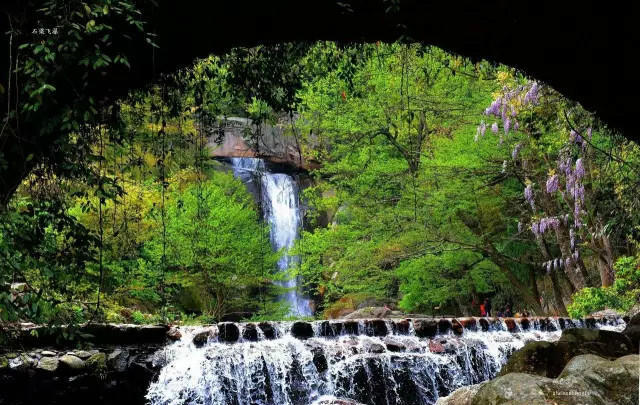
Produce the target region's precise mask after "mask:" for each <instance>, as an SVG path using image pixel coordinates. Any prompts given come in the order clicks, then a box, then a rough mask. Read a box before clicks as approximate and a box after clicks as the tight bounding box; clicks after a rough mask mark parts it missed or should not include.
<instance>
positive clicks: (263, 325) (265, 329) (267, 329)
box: [258, 322, 276, 339]
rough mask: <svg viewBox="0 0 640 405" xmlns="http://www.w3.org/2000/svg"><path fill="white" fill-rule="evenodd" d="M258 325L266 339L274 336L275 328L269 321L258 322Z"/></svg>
mask: <svg viewBox="0 0 640 405" xmlns="http://www.w3.org/2000/svg"><path fill="white" fill-rule="evenodd" d="M258 327H259V328H260V330H261V331H262V333H263V334H264V337H265V338H266V339H275V338H276V330H275V328H274V327H273V325H272V324H270V323H269V322H260V323H259V324H258Z"/></svg>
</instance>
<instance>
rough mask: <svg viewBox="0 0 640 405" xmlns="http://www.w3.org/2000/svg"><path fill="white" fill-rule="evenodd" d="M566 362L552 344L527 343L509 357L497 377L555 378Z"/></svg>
mask: <svg viewBox="0 0 640 405" xmlns="http://www.w3.org/2000/svg"><path fill="white" fill-rule="evenodd" d="M567 360H568V359H566V358H565V354H564V353H563V352H562V351H561V350H559V349H558V347H557V346H556V345H555V344H553V343H550V342H545V341H539V342H529V343H527V344H526V345H525V346H524V347H523V348H522V349H520V350H517V351H516V352H515V353H513V355H511V357H510V358H509V360H508V361H507V364H505V365H504V366H503V367H502V369H501V370H500V374H499V375H501V376H502V375H505V374H508V373H527V374H534V375H539V376H542V377H556V376H557V375H558V374H560V372H561V371H562V369H563V368H564V365H565V364H566V362H567Z"/></svg>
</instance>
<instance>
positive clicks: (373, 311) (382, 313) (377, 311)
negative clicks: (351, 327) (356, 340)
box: [343, 307, 391, 319]
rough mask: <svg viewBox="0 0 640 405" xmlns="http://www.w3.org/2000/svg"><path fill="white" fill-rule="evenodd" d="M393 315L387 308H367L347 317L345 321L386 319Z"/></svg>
mask: <svg viewBox="0 0 640 405" xmlns="http://www.w3.org/2000/svg"><path fill="white" fill-rule="evenodd" d="M390 314H391V310H390V309H389V308H385V307H365V308H360V309H358V310H356V311H353V312H351V313H349V314H348V315H345V316H344V317H343V318H344V319H369V318H385V317H387V315H390Z"/></svg>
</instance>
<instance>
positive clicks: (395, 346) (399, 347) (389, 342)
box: [384, 336, 407, 352]
mask: <svg viewBox="0 0 640 405" xmlns="http://www.w3.org/2000/svg"><path fill="white" fill-rule="evenodd" d="M384 344H385V345H386V346H387V350H389V351H390V352H404V351H405V350H406V349H407V347H406V346H405V344H404V343H402V342H400V341H399V340H397V339H394V338H393V337H391V336H387V337H386V338H385V339H384Z"/></svg>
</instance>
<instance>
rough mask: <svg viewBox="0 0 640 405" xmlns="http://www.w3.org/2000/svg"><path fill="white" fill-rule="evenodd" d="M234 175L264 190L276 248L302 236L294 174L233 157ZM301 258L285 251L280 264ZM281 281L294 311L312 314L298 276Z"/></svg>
mask: <svg viewBox="0 0 640 405" xmlns="http://www.w3.org/2000/svg"><path fill="white" fill-rule="evenodd" d="M232 165H233V172H234V175H235V176H236V177H237V178H239V179H241V180H242V181H243V182H244V183H246V184H252V183H254V182H260V184H253V186H255V187H258V191H259V192H260V193H261V201H262V211H263V212H264V218H265V220H266V221H267V222H268V223H269V225H270V239H271V246H272V247H273V249H274V250H276V251H277V250H280V249H288V248H291V247H293V244H294V243H295V241H296V240H297V239H298V237H299V236H300V228H301V225H302V218H301V214H300V204H299V201H298V186H297V184H296V181H295V180H294V179H293V177H291V176H289V175H288V174H285V173H271V172H269V171H268V170H267V168H266V165H265V163H264V161H263V160H262V159H258V158H232ZM298 260H299V258H298V257H296V256H290V255H288V254H287V253H286V252H285V253H284V254H283V255H282V257H280V260H278V268H279V269H280V270H281V271H286V270H287V269H288V268H290V267H291V266H292V265H295V264H296V263H297V262H298ZM280 285H282V286H283V287H286V288H287V292H286V293H285V294H284V296H283V297H282V299H284V300H286V301H287V302H288V303H289V306H290V313H291V315H297V316H310V315H312V311H311V307H310V305H309V304H310V301H309V300H308V299H306V298H304V296H303V295H302V294H301V293H300V291H299V288H298V279H297V278H296V277H293V278H289V279H288V280H286V281H284V282H281V283H280Z"/></svg>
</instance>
